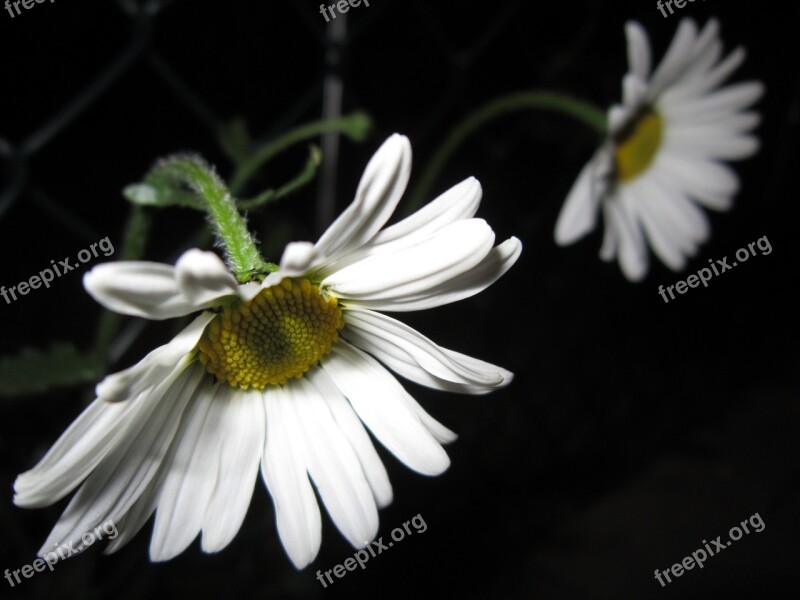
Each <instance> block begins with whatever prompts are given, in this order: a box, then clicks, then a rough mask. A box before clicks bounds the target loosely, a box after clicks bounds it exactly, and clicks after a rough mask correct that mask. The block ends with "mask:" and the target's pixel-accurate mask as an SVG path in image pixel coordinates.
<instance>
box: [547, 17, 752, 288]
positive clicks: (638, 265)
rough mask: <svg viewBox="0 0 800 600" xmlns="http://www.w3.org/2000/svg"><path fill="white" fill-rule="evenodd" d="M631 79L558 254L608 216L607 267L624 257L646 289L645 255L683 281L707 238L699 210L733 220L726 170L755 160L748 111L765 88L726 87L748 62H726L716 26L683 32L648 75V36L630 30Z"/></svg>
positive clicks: (561, 226) (571, 208)
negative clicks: (678, 273)
mask: <svg viewBox="0 0 800 600" xmlns="http://www.w3.org/2000/svg"><path fill="white" fill-rule="evenodd" d="M625 31H626V34H627V38H628V62H629V65H630V66H629V72H628V74H627V75H626V76H625V78H624V80H623V85H622V89H623V103H622V105H615V106H612V107H611V108H610V110H609V111H608V134H607V137H606V140H605V141H604V143H603V144H602V145H601V147H600V149H599V150H598V151H597V152H596V153H595V155H594V157H593V158H592V159H591V160H590V161H589V163H588V164H587V165H586V166H585V167H584V169H583V171H582V172H581V173H580V175H579V176H578V179H577V181H576V182H575V184H574V185H573V187H572V190H571V191H570V193H569V195H568V197H567V200H566V202H565V203H564V206H563V208H562V209H561V214H560V215H559V218H558V222H557V224H556V228H555V239H556V242H557V243H558V244H561V245H566V244H570V243H572V242H574V241H575V240H577V239H578V238H580V237H582V236H583V235H585V234H586V233H588V232H589V231H591V230H592V229H593V228H594V226H595V224H596V221H597V215H598V212H600V210H601V208H602V212H603V220H604V221H605V235H604V239H603V244H602V247H601V249H600V256H601V258H602V259H603V260H607V261H610V260H613V259H614V257H617V259H618V260H619V265H620V267H621V269H622V272H623V273H624V274H625V276H626V277H627V278H628V279H629V280H631V281H639V280H641V279H642V278H643V277H644V276H645V275H646V274H647V270H648V262H649V253H648V248H647V247H648V245H649V246H650V247H651V248H652V249H653V252H654V253H655V254H656V256H658V258H659V259H661V261H662V262H663V263H664V264H666V265H667V266H668V267H669V268H670V269H672V270H674V271H679V270H681V269H683V268H684V266H685V265H686V260H687V257H691V256H693V255H694V254H695V253H696V252H697V249H698V247H699V245H700V244H702V243H703V242H705V241H706V240H707V239H708V236H709V233H710V231H709V223H708V219H707V217H706V215H705V213H704V212H703V211H702V210H701V209H700V208H699V207H698V205H700V206H703V207H705V208H709V209H712V210H719V211H723V210H727V209H728V208H730V206H731V204H732V199H733V196H734V194H736V192H737V191H738V189H739V180H738V177H737V176H736V173H735V172H734V171H733V169H731V168H730V167H729V166H727V165H726V164H724V163H723V162H722V161H726V160H737V159H743V158H746V157H748V156H751V155H752V154H754V153H755V152H756V151H757V150H758V140H757V139H756V137H755V136H753V135H751V134H750V133H749V132H750V131H751V130H752V129H753V128H754V127H756V125H757V124H758V122H759V116H758V114H757V113H755V112H752V111H748V110H747V109H748V108H749V107H750V106H751V105H752V104H753V103H754V102H756V101H757V100H758V99H759V97H760V96H761V95H762V93H763V91H764V87H763V85H762V84H761V83H760V82H756V81H749V82H744V83H737V84H734V85H729V86H727V87H722V88H721V87H720V86H721V84H722V83H723V82H724V81H725V80H726V79H727V78H728V76H730V75H731V73H733V71H734V70H735V69H736V68H737V67H738V66H739V65H740V64H741V63H742V61H743V60H744V58H745V51H744V49H742V48H737V49H736V50H734V51H733V52H731V53H730V54H729V55H728V56H727V57H725V58H724V59H723V58H722V42H721V41H720V39H719V24H718V22H717V21H716V20H714V19H712V20H710V21H709V22H708V23H707V24H706V26H705V27H704V28H703V30H702V31H699V32H698V30H697V26H696V25H695V23H694V21H692V20H691V19H684V20H682V21H681V22H680V24H679V26H678V30H677V32H676V34H675V37H674V38H673V40H672V43H671V45H670V47H669V49H668V50H667V53H666V55H665V56H664V59H663V60H662V61H661V64H660V65H659V66H658V67H657V68H656V69H655V71H654V72H653V73H652V75H651V73H650V46H649V43H648V39H647V34H646V32H645V31H644V29H643V28H642V27H641V25H639V24H638V23H635V22H630V23H628V24H627V25H626V29H625Z"/></svg>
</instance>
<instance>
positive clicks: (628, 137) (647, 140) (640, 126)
mask: <svg viewBox="0 0 800 600" xmlns="http://www.w3.org/2000/svg"><path fill="white" fill-rule="evenodd" d="M663 134H664V121H663V120H662V118H661V117H660V116H659V114H658V113H657V112H655V111H653V110H651V109H648V110H646V111H645V112H643V113H642V114H641V115H640V116H639V118H638V119H636V120H635V121H634V122H633V123H632V124H631V126H630V127H629V128H627V130H626V131H624V132H623V133H622V135H621V136H620V138H619V139H618V140H617V148H616V150H615V151H614V161H615V165H616V168H617V178H618V179H619V180H620V181H630V180H631V179H634V178H636V177H638V176H639V175H640V174H641V173H642V171H644V170H645V169H647V167H649V166H650V163H651V162H653V158H654V157H655V155H656V151H658V148H659V147H660V146H661V139H662V137H663Z"/></svg>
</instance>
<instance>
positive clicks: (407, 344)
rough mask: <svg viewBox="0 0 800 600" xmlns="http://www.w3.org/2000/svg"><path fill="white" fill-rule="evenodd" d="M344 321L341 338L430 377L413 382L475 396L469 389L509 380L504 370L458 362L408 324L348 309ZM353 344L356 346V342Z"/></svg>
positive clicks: (365, 311)
mask: <svg viewBox="0 0 800 600" xmlns="http://www.w3.org/2000/svg"><path fill="white" fill-rule="evenodd" d="M345 321H346V322H347V327H346V328H345V330H344V335H345V337H347V338H348V339H350V340H351V341H353V342H355V341H356V340H358V341H359V342H368V343H369V345H370V347H371V348H379V349H381V350H382V353H381V354H382V356H381V357H378V358H382V357H385V356H387V355H388V356H391V357H394V358H395V359H396V360H398V361H400V362H402V363H407V364H410V365H416V366H417V367H419V368H421V369H422V370H424V371H425V372H427V373H428V374H429V375H430V376H432V377H429V378H425V379H424V380H423V381H417V379H413V380H414V381H417V382H418V383H422V384H423V385H431V384H432V383H434V382H437V381H441V380H444V381H446V382H450V383H455V384H460V385H462V386H464V388H465V391H469V392H471V393H475V391H473V390H480V391H484V392H485V391H490V390H492V389H496V388H498V387H501V386H503V385H507V384H508V383H509V382H510V380H511V374H510V373H509V372H508V371H506V370H505V369H502V368H501V367H497V366H495V365H490V364H489V363H484V362H482V361H477V360H472V361H469V362H466V363H465V362H462V361H460V360H458V359H457V358H454V356H453V354H450V353H448V352H447V350H445V349H444V348H440V347H439V346H437V345H436V344H435V343H433V342H432V341H431V340H429V339H428V338H426V337H425V336H423V335H422V334H420V333H419V332H417V331H415V330H414V329H412V328H411V327H409V326H408V325H405V324H404V323H401V322H400V321H397V320H396V319H392V318H391V317H388V316H386V315H383V314H381V313H377V312H374V311H370V310H364V309H355V310H348V311H347V312H346V313H345ZM355 345H356V346H360V344H359V343H358V342H356V343H355ZM458 356H461V355H458ZM387 364H388V363H387ZM395 364H396V363H395ZM388 366H390V367H391V366H392V365H388ZM432 387H438V386H435V385H433V386H432ZM453 387H457V386H453Z"/></svg>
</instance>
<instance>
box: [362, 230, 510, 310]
mask: <svg viewBox="0 0 800 600" xmlns="http://www.w3.org/2000/svg"><path fill="white" fill-rule="evenodd" d="M521 253H522V242H520V241H519V240H518V239H517V238H515V237H512V238H509V239H507V240H506V241H505V242H503V243H502V244H500V245H499V246H496V247H495V248H492V250H491V251H490V252H489V254H488V255H487V256H486V258H484V259H483V261H482V262H481V263H480V264H478V265H477V266H475V267H473V268H472V269H470V270H469V271H467V272H465V273H462V274H461V275H460V276H458V277H457V278H455V279H450V280H448V281H445V282H444V283H441V284H439V285H436V286H434V287H431V288H428V289H423V290H421V291H420V292H419V293H416V294H397V295H394V294H393V295H390V294H385V295H384V297H383V298H380V299H368V300H363V299H361V298H359V299H358V300H357V301H349V306H353V307H355V306H358V307H363V308H369V309H372V310H381V311H389V312H408V311H414V310H427V309H430V308H435V307H437V306H444V305H445V304H451V303H453V302H458V301H459V300H463V299H464V298H469V297H471V296H474V295H475V294H478V293H479V292H482V291H483V290H485V289H486V288H487V287H489V286H490V285H492V284H493V283H494V282H495V281H497V280H498V279H500V277H502V276H503V275H504V274H505V273H506V271H508V270H509V269H510V268H511V267H512V266H513V265H514V263H515V262H517V259H518V258H519V256H520V254H521Z"/></svg>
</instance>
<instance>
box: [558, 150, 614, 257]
mask: <svg viewBox="0 0 800 600" xmlns="http://www.w3.org/2000/svg"><path fill="white" fill-rule="evenodd" d="M604 154H607V150H606V149H604V148H601V149H600V150H598V152H597V153H596V154H595V155H594V156H593V157H592V159H591V160H590V161H589V162H588V163H587V164H586V166H584V167H583V169H582V170H581V172H580V175H578V179H577V180H576V181H575V183H574V184H573V186H572V189H571V190H570V192H569V194H568V195H567V199H566V201H565V202H564V206H563V207H562V208H561V213H560V214H559V215H558V221H556V229H555V240H556V243H557V244H558V245H560V246H565V245H567V244H571V243H573V242H574V241H576V240H578V239H579V238H581V237H583V236H584V235H586V234H587V233H589V232H590V231H591V230H592V229H593V228H594V226H595V224H596V223H597V213H598V211H599V208H600V198H601V196H602V193H603V192H604V188H605V185H604V184H602V183H601V181H600V180H598V178H597V176H596V171H597V165H598V163H599V162H600V161H602V160H603V155H604Z"/></svg>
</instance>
